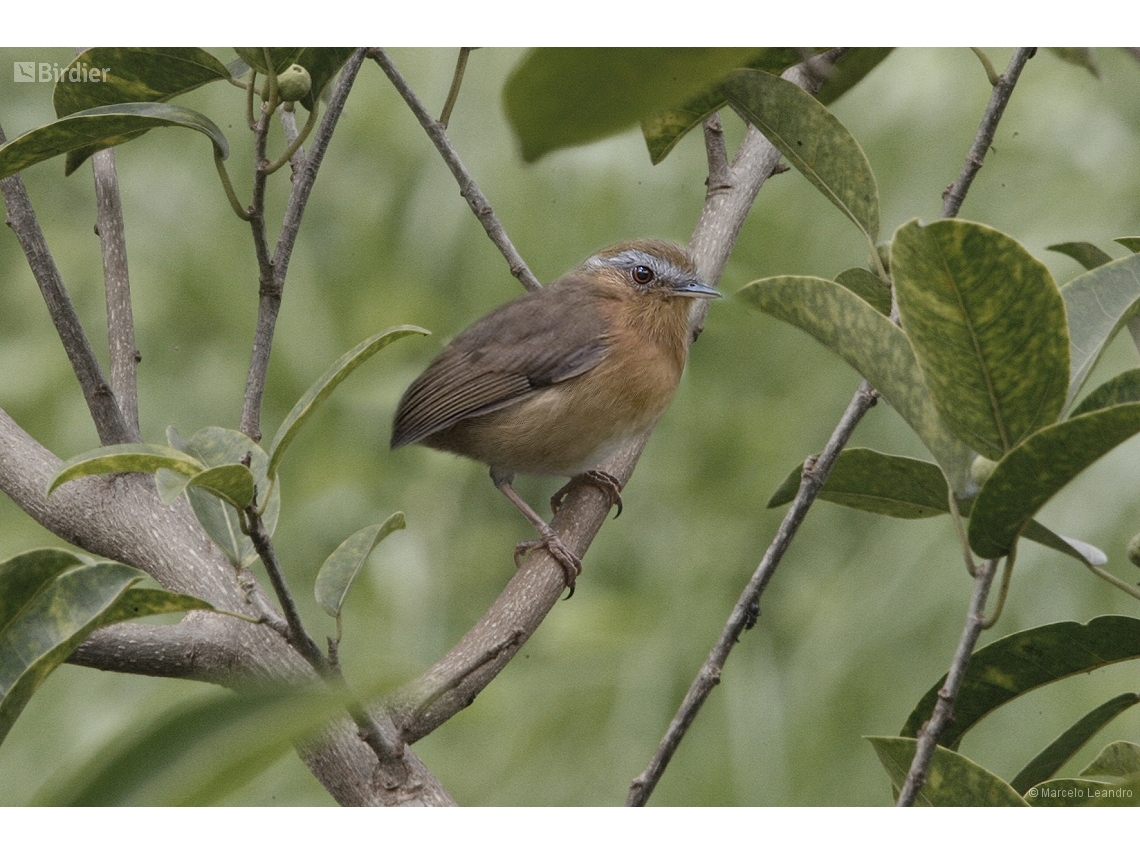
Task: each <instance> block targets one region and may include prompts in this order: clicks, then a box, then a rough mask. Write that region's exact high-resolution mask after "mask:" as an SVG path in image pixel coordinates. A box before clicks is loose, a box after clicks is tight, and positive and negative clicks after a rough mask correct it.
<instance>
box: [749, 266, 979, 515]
mask: <svg viewBox="0 0 1140 855" xmlns="http://www.w3.org/2000/svg"><path fill="white" fill-rule="evenodd" d="M739 293H740V296H741V297H742V298H743V299H745V300H746V301H748V303H749V304H750V305H752V306H753V307H754V308H757V309H759V310H760V311H761V312H765V313H766V314H769V315H772V316H773V317H775V318H779V319H780V320H782V321H784V322H786V323H790V324H793V325H794V326H797V327H799V328H800V329H802V330H803V331H804V332H806V333H808V334H809V335H811V336H812V337H814V338H815V339H816V340H817V341H819V342H820V343H821V344H823V345H824V346H825V347H827V348H828V349H830V350H831V351H832V352H833V353H835V354H836V355H838V356H839V357H841V358H842V359H843V360H844V361H845V362H847V364H848V365H850V366H851V367H852V368H854V369H855V370H856V371H858V372H859V374H861V375H862V376H863V377H866V378H867V380H868V381H869V382H870V383H871V384H872V385H873V386H874V387H875V388H876V389H878V390H879V392H880V393H882V395H883V397H884V398H885V399H886V400H887V401H888V402H890V404H891V406H892V407H894V408H895V410H896V411H897V412H898V414H899V415H900V416H902V418H903V420H904V421H906V423H907V424H909V425H910V426H911V428H912V429H913V430H914V432H915V433H916V434H918V437H919V439H921V440H922V442H923V443H924V444H925V445H926V447H927V448H928V449H930V453H931V454H932V455H934V459H935V460H936V461H938V463H939V465H940V466H941V467H942V470H943V472H945V473H946V478H947V480H948V481H949V482H950V483H951V485H952V486H953V487H954V491H955V493H956V494H957V495H962V493H963V492H964V491H965V489H966V484H967V483H968V479H969V473H970V462H971V461H972V460H973V458H974V453H973V452H972V451H971V450H970V449H969V448H968V447H967V446H966V445H965V444H964V443H962V442H961V441H960V440H958V439H957V437H955V436H954V435H953V434H952V433H950V431H949V429H948V428H947V427H946V425H945V423H944V422H943V421H942V417H941V416H940V415H939V414H938V410H937V409H936V408H935V406H934V402H933V401H932V400H931V398H930V395H929V393H928V392H927V391H926V385H925V383H924V382H923V379H922V372H921V370H920V369H919V367H918V360H917V359H916V358H915V355H914V350H913V349H912V348H911V345H910V340H909V339H908V338H907V335H906V333H904V332H903V331H902V330H901V329H899V328H898V327H897V326H895V325H894V324H892V323H891V322H890V320H888V319H887V318H886V317H884V316H883V315H881V314H880V313H879V312H877V311H875V309H874V308H872V307H871V306H870V304H868V303H867V302H866V301H864V300H862V299H861V298H859V297H856V296H855V295H854V294H853V293H852V292H850V291H848V290H847V289H846V288H844V287H843V286H842V285H838V284H836V283H835V282H829V281H828V280H826V279H818V278H816V277H814V276H776V277H773V278H771V279H760V280H757V281H756V282H751V283H749V284H748V285H746V286H745V287H744V288H742V289H741V290H740V292H739Z"/></svg>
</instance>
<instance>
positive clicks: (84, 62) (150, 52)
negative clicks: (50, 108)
mask: <svg viewBox="0 0 1140 855" xmlns="http://www.w3.org/2000/svg"><path fill="white" fill-rule="evenodd" d="M91 69H99V71H100V74H99V79H98V80H97V81H95V82H92V81H91V80H90V79H88V80H87V81H84V80H83V79H82V78H83V76H84V75H83V72H84V71H85V70H87V71H88V72H89V71H90V70H91ZM104 69H106V74H105V78H106V79H103V78H104V73H103V70H104ZM72 76H74V77H76V78H77V79H76V80H70V79H68V78H69V77H72ZM87 76H88V77H90V74H88V75H87ZM229 77H230V73H229V71H228V70H227V69H226V67H225V66H224V65H223V64H222V62H221V61H220V60H219V59H218V58H217V57H215V56H213V55H212V54H210V53H207V52H206V51H204V50H202V49H201V48H144V47H135V48H105V47H97V48H91V49H90V50H85V51H83V53H81V54H79V56H77V57H76V58H75V59H73V60H72V61H71V62H70V63H69V64H68V66H67V70H66V71H65V72H63V73H62V75H61V79H60V81H59V83H57V84H56V85H55V89H54V91H53V92H52V96H51V100H52V104H53V105H54V106H55V114H56V116H57V117H59V118H63V117H64V116H69V115H71V114H72V113H78V112H79V111H81V110H87V109H90V108H91V107H106V106H108V105H111V104H128V103H135V102H140V101H152V102H162V101H169V100H170V99H171V98H175V97H177V96H178V95H184V94H185V93H187V92H190V91H191V90H194V89H197V88H198V87H199V86H203V85H205V84H207V83H212V82H213V81H215V80H228V79H229Z"/></svg>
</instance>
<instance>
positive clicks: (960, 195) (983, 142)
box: [942, 48, 1037, 219]
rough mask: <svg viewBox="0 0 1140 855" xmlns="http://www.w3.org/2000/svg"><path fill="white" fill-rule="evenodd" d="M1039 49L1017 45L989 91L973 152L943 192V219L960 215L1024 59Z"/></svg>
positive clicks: (1025, 60)
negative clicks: (956, 176) (988, 98)
mask: <svg viewBox="0 0 1140 855" xmlns="http://www.w3.org/2000/svg"><path fill="white" fill-rule="evenodd" d="M1036 52H1037V48H1018V49H1017V50H1015V51H1014V52H1013V56H1012V57H1011V58H1010V60H1009V65H1008V66H1006V69H1005V73H1004V74H1002V75H1001V76H1000V77H998V79H997V83H996V84H995V85H994V91H993V94H992V95H990V103H989V106H987V107H986V112H985V114H984V115H983V116H982V123H981V125H979V126H978V133H977V134H976V135H975V136H974V144H973V145H972V146H970V152H969V154H967V155H966V163H965V165H964V166H963V167H962V172H961V174H959V176H958V180H957V181H955V182H954V183H953V184H951V185H950V186H949V187H947V188H946V192H945V193H943V194H942V217H943V218H944V219H945V218H947V217H956V216H958V211H959V210H960V209H961V207H962V203H963V202H964V201H965V200H966V193H967V192H968V191H969V189H970V185H971V184H972V183H973V182H974V176H976V175H977V174H978V171H979V170H980V169H981V168H982V164H983V163H984V162H985V159H986V152H987V151H989V149H990V146H991V145H992V144H993V141H994V133H995V132H996V131H997V126H998V122H1000V121H1001V115H1002V113H1004V112H1005V106H1006V104H1008V103H1009V98H1010V96H1011V95H1013V87H1014V86H1016V85H1017V78H1018V77H1020V76H1021V70H1022V69H1023V68H1025V63H1027V62H1029V60H1030V59H1031V58H1032V57H1033V54H1035V53H1036Z"/></svg>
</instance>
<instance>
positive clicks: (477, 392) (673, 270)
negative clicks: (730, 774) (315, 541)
mask: <svg viewBox="0 0 1140 855" xmlns="http://www.w3.org/2000/svg"><path fill="white" fill-rule="evenodd" d="M719 296H720V294H719V293H718V292H717V291H714V290H713V289H712V288H710V287H708V286H707V285H704V284H703V283H701V282H700V281H699V280H698V278H697V271H696V266H695V265H694V263H693V260H692V259H691V258H690V257H689V254H688V253H687V252H686V251H685V250H683V249H682V248H681V247H679V246H677V245H676V244H672V243H667V242H665V241H659V240H634V241H628V242H626V243H619V244H616V245H614V246H610V247H607V248H606V249H603V250H600V251H598V252H596V253H594V255H592V256H590V257H589V258H587V259H586V260H585V261H584V262H582V264H580V265H578V267H576V268H574V269H573V270H571V271H570V272H569V273H567V274H566V275H565V276H563V277H562V278H560V279H558V280H557V281H556V282H554V283H553V284H551V285H549V286H547V287H546V288H543V289H541V290H539V291H532V292H530V293H528V294H526V295H524V296H522V297H519V298H518V299H515V300H512V301H511V302H509V303H506V304H505V305H502V306H500V307H499V308H497V309H495V310H494V311H492V312H491V313H490V314H488V315H486V316H485V317H483V318H481V319H480V320H478V321H476V322H475V323H474V324H472V325H471V326H470V327H468V328H467V329H465V330H464V331H463V332H461V333H460V334H459V335H458V336H456V337H455V339H454V340H453V341H452V342H451V344H449V345H448V346H447V347H446V348H444V351H443V353H441V354H440V355H439V356H438V357H436V359H435V361H434V362H432V363H431V365H429V366H428V367H427V370H426V371H424V373H423V374H421V375H420V376H419V377H418V378H416V380H415V381H414V382H413V383H412V385H411V386H409V387H408V389H407V391H406V392H404V397H403V398H402V399H401V400H400V406H399V408H398V409H397V411H396V418H395V422H394V424H393V426H392V448H399V447H401V446H404V445H410V444H412V443H421V444H423V445H426V446H429V447H431V448H438V449H441V450H443V451H451V452H454V453H455V454H461V455H463V456H464V457H471V458H473V459H475V460H481V461H482V462H484V463H486V464H488V465H489V466H490V467H491V480H492V481H493V482H494V483H495V486H496V487H498V488H499V490H501V491H502V493H503V494H504V495H505V496H506V497H507V498H508V499H510V500H511V502H512V503H514V505H515V506H516V507H517V508H518V509H519V510H520V511H522V513H523V514H524V515H525V516H526V518H527V519H528V520H530V522H531V524H532V525H533V526H534V527H535V529H536V530H537V531H538V533H539V534H540V535H541V538H540V539H538V540H532V541H525V542H523V543H520V544H518V546H517V547H516V548H515V563H516V564H517V563H518V562H519V559H520V558H521V556H522V555H524V554H526V553H527V552H528V551H530V550H531V549H535V548H537V547H539V546H545V547H546V548H547V549H548V550H549V551H550V553H551V554H552V555H553V556H554V557H555V558H556V559H557V560H558V562H559V563H560V564H561V565H562V567H563V568H564V570H565V574H566V584H567V585H568V586H569V588H570V590H571V592H573V590H574V580H575V579H576V578H577V576H578V574H579V573H580V572H581V569H582V564H581V561H580V560H579V559H578V557H577V556H576V555H574V554H573V553H572V552H571V551H570V550H569V549H567V548H566V546H565V545H564V544H563V543H562V541H561V539H560V538H559V537H558V535H557V534H556V533H555V532H554V530H553V529H552V528H551V527H550V526H549V525H547V524H546V522H545V521H543V519H542V517H540V516H539V515H538V514H537V513H535V512H534V510H532V509H531V507H530V506H529V505H528V504H527V503H526V502H525V501H523V499H522V497H521V496H519V494H518V493H517V492H515V489H514V487H513V486H512V482H513V480H514V476H515V473H516V472H522V473H526V474H531V475H565V476H571V477H572V480H571V482H570V483H569V484H567V485H566V486H565V487H563V488H562V489H561V490H559V491H558V492H557V493H555V494H554V496H553V497H552V498H551V507H552V508H554V509H555V511H557V508H558V505H559V504H561V501H562V499H563V498H564V496H565V494H566V492H567V491H568V489H569V488H570V486H571V485H572V484H574V483H576V482H582V481H585V482H588V483H591V484H593V485H595V486H597V487H598V488H599V489H601V490H602V491H603V492H604V493H606V495H607V496H608V497H609V498H610V500H611V502H613V503H614V504H616V505H617V506H618V513H619V514H620V513H621V496H620V492H619V490H620V484H619V483H618V481H617V479H616V478H614V477H613V476H612V475H610V474H609V473H607V472H604V471H602V470H599V469H596V468H595V467H597V466H598V465H599V464H600V463H602V461H604V460H606V459H607V458H608V457H609V456H610V455H611V454H613V453H614V452H615V451H616V450H617V449H618V448H619V447H620V446H621V445H623V444H624V443H625V442H627V441H629V440H630V439H633V438H634V437H636V436H639V435H640V434H642V433H644V432H645V431H646V430H647V429H649V428H650V427H651V426H652V425H653V424H654V422H656V421H657V419H658V418H659V417H660V416H661V414H662V413H663V412H664V411H665V408H666V407H667V406H669V402H670V401H671V400H672V399H673V393H674V392H675V391H676V390H677V384H678V383H679V382H680V380H681V372H682V370H683V369H684V367H685V356H686V355H687V353H688V350H689V342H690V335H691V334H690V329H689V316H690V310H691V308H692V301H693V300H694V299H710V298H713V297H719Z"/></svg>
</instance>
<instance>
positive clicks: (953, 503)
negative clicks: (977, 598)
mask: <svg viewBox="0 0 1140 855" xmlns="http://www.w3.org/2000/svg"><path fill="white" fill-rule="evenodd" d="M946 502H947V504H948V505H949V506H950V518H951V519H952V520H953V521H954V531H955V533H957V535H958V543H959V544H960V545H961V547H962V559H963V560H964V561H965V562H966V572H967V573H969V574H970V575H971V576H977V575H978V565H976V564H975V563H974V554H973V553H972V552H970V538H969V537H968V536H967V535H966V524H965V523H964V522H963V521H962V511H961V510H960V509H959V508H958V498H957V497H956V496H955V495H954V488H953V487H951V486H950V485H949V484H947V485H946Z"/></svg>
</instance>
